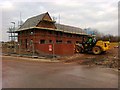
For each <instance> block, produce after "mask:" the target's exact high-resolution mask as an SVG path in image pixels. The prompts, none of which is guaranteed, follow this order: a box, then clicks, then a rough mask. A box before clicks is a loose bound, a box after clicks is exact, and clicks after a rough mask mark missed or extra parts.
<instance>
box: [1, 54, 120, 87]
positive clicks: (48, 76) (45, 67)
mask: <svg viewBox="0 0 120 90" xmlns="http://www.w3.org/2000/svg"><path fill="white" fill-rule="evenodd" d="M2 60H3V61H2V87H3V88H117V87H118V71H116V70H114V69H110V68H101V67H97V66H88V65H79V64H76V63H64V62H56V63H55V62H54V63H53V62H40V61H34V60H33V61H29V60H28V59H27V58H26V60H25V59H24V58H19V57H13V56H3V57H2Z"/></svg>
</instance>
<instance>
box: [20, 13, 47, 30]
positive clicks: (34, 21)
mask: <svg viewBox="0 0 120 90" xmlns="http://www.w3.org/2000/svg"><path fill="white" fill-rule="evenodd" d="M45 14H46V13H43V14H40V15H38V16H35V17H31V18H28V19H27V20H26V21H25V22H24V24H23V25H22V26H21V27H20V28H19V29H24V28H29V27H35V26H36V25H37V24H38V23H39V22H40V21H41V20H42V19H43V17H44V16H45Z"/></svg>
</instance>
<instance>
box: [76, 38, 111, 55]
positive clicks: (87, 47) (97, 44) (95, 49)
mask: <svg viewBox="0 0 120 90" xmlns="http://www.w3.org/2000/svg"><path fill="white" fill-rule="evenodd" d="M89 38H91V43H89V42H88V40H86V41H85V40H84V39H83V41H82V43H77V44H75V52H76V53H84V52H86V53H89V52H92V53H93V54H95V55H98V54H101V53H103V52H106V51H107V50H109V48H110V42H109V41H102V40H96V41H94V42H93V37H92V36H88V37H87V39H89Z"/></svg>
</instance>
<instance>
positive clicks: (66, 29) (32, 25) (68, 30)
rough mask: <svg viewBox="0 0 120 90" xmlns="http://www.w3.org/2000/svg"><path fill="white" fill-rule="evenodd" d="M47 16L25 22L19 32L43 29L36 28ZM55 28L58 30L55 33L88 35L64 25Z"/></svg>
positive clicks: (32, 18)
mask: <svg viewBox="0 0 120 90" xmlns="http://www.w3.org/2000/svg"><path fill="white" fill-rule="evenodd" d="M47 13H48V12H47ZM45 14H46V13H43V14H41V15H38V16H35V17H31V18H29V19H27V20H26V21H25V22H24V24H23V25H22V26H21V27H20V28H19V29H18V31H21V30H28V29H33V28H41V27H36V25H38V23H39V22H40V21H41V20H42V19H43V17H44V16H45ZM55 26H56V27H57V29H56V30H55V31H63V32H66V33H76V34H86V33H85V31H84V30H83V29H81V28H78V27H73V26H69V25H63V24H55ZM41 29H47V30H52V29H49V28H41Z"/></svg>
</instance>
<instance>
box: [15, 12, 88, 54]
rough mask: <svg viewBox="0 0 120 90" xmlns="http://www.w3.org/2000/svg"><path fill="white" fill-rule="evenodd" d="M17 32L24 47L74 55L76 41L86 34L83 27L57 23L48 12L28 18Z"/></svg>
mask: <svg viewBox="0 0 120 90" xmlns="http://www.w3.org/2000/svg"><path fill="white" fill-rule="evenodd" d="M16 33H18V43H19V45H20V47H21V48H22V49H24V50H26V51H33V50H34V52H37V53H45V54H54V55H73V54H74V46H75V43H81V42H82V37H83V36H85V35H86V33H85V32H84V30H82V29H81V28H77V27H72V26H68V25H62V24H56V22H55V21H53V20H52V18H51V17H50V15H49V13H48V12H47V13H43V14H41V15H38V16H35V17H31V18H28V19H27V20H26V21H25V22H24V23H23V25H21V27H20V28H19V29H18V30H17V31H16Z"/></svg>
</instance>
